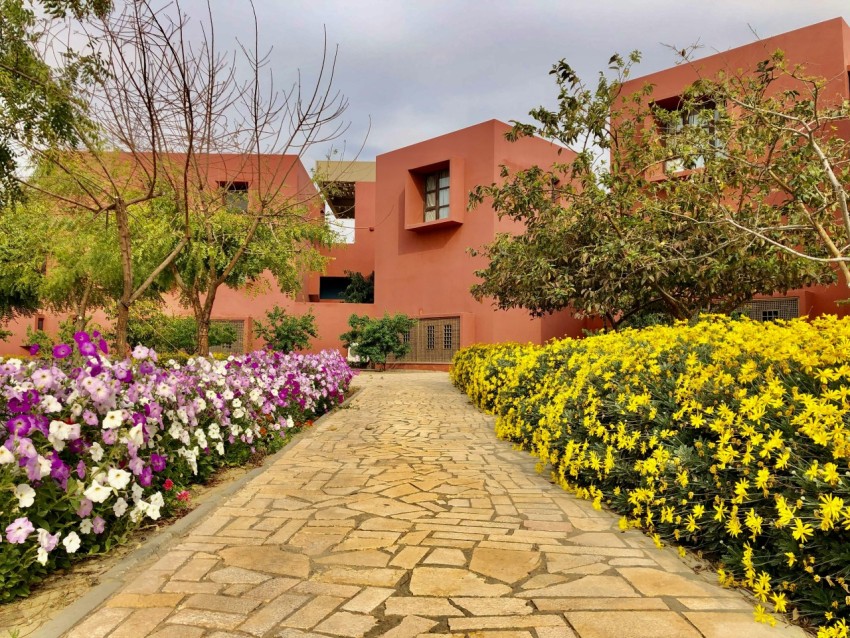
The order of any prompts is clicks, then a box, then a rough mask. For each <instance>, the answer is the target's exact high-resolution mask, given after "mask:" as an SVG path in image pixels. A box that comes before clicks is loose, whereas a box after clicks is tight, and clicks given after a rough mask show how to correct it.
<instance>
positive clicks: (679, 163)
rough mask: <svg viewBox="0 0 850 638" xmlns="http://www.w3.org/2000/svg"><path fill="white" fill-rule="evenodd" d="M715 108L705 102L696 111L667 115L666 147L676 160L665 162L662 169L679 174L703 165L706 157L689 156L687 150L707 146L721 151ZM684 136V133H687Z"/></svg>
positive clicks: (674, 112)
mask: <svg viewBox="0 0 850 638" xmlns="http://www.w3.org/2000/svg"><path fill="white" fill-rule="evenodd" d="M717 115H718V113H717V109H716V108H715V106H714V104H712V103H710V102H708V103H706V104H703V105H701V106H699V107H697V108H691V109H687V110H686V109H679V110H676V111H672V112H671V113H670V116H671V117H670V119H668V120H667V126H666V131H665V133H666V139H667V146H668V147H669V148H670V149H671V150H672V151H673V153H674V154H675V155H677V157H675V158H673V159H671V160H668V161H667V162H666V163H665V169H666V170H667V171H671V172H678V171H681V170H684V169H691V168H702V167H704V166H705V155H703V154H701V153H698V154H693V153H689V152H688V151H689V150H690V149H689V147H691V146H702V147H703V148H704V147H705V145H706V144H707V145H709V146H711V147H713V148H720V141H719V139H718V137H717V132H716V124H717ZM686 133H687V134H686Z"/></svg>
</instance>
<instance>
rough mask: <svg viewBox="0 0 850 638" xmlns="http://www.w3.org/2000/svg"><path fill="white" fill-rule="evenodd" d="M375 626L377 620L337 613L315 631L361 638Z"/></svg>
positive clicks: (343, 612)
mask: <svg viewBox="0 0 850 638" xmlns="http://www.w3.org/2000/svg"><path fill="white" fill-rule="evenodd" d="M377 624H378V619H377V618H374V617H372V616H364V615H363V614H352V613H349V612H347V611H338V612H337V613H335V614H334V615H333V616H331V617H330V618H328V619H327V620H325V621H324V622H323V623H322V624H321V625H319V626H318V627H316V631H323V632H325V633H326V634H333V635H334V636H345V637H346V638H361V636H363V634H365V633H366V632H368V631H369V630H370V629H371V628H372V627H374V626H375V625H377Z"/></svg>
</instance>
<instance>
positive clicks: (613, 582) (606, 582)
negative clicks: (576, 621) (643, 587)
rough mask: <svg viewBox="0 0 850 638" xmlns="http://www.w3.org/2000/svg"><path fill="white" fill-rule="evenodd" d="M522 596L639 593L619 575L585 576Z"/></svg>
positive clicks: (548, 596) (614, 596)
mask: <svg viewBox="0 0 850 638" xmlns="http://www.w3.org/2000/svg"><path fill="white" fill-rule="evenodd" d="M516 595H517V596H519V597H520V598H571V597H573V596H578V597H582V596H584V597H589V596H598V597H600V598H628V597H637V596H639V594H638V593H637V592H636V591H635V590H634V589H632V588H631V587H630V586H629V584H628V583H627V582H626V581H625V580H623V579H622V578H620V577H619V576H585V577H584V578H579V579H578V580H574V581H571V582H569V583H563V584H562V585H553V586H551V587H544V588H543V589H529V590H526V591H523V592H520V593H518V594H516Z"/></svg>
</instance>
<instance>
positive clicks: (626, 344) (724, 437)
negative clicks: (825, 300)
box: [451, 317, 850, 636]
mask: <svg viewBox="0 0 850 638" xmlns="http://www.w3.org/2000/svg"><path fill="white" fill-rule="evenodd" d="M451 374H452V379H453V381H454V383H455V384H456V385H458V387H460V388H461V389H462V390H463V391H465V392H467V393H468V394H469V396H470V397H471V398H472V399H473V400H474V401H475V402H476V403H477V404H478V405H479V406H481V407H482V408H483V409H485V410H487V411H489V412H492V413H494V414H495V415H496V416H497V421H496V431H497V433H498V435H499V436H500V437H502V438H505V439H508V440H511V441H514V442H516V443H518V444H519V445H520V446H521V447H523V448H524V449H526V450H529V451H530V452H532V453H533V454H534V455H535V456H537V457H538V458H539V459H540V461H541V467H542V466H543V465H545V464H548V465H549V466H550V468H551V471H552V476H553V478H554V479H555V480H556V481H557V482H558V483H560V485H561V486H563V487H564V488H565V489H569V490H572V491H575V492H576V494H577V495H579V496H581V497H584V498H588V499H591V500H593V503H594V506H596V507H600V506H601V504H602V503H603V502H604V503H606V504H608V505H610V506H611V507H612V508H613V509H615V510H616V511H618V512H620V513H622V514H623V518H622V519H621V522H620V523H621V527H622V528H628V527H640V528H642V529H643V530H645V531H646V532H647V533H648V534H650V535H651V536H652V537H653V538H654V539H655V541H656V543H658V544H661V543H662V542H663V541H665V540H669V541H673V542H676V543H679V544H681V545H686V546H690V547H693V548H696V549H699V550H702V551H703V552H704V553H705V554H706V555H708V556H709V557H713V558H714V559H715V560H717V561H719V563H720V567H719V570H718V575H719V578H720V581H721V582H722V583H723V584H725V585H733V584H734V585H741V586H745V587H748V588H749V589H751V590H752V591H753V593H754V594H755V595H756V597H757V598H758V599H759V601H760V603H761V604H760V605H759V606H757V608H756V617H757V618H758V619H762V620H765V621H768V622H770V621H773V618H772V617H771V616H770V615H769V614H768V613H767V610H766V607H769V608H770V609H772V610H774V611H776V612H784V611H788V612H791V611H794V613H795V614H799V616H800V617H801V618H802V619H804V620H805V621H808V622H812V623H814V624H820V625H822V627H821V631H820V634H819V635H821V636H833V635H835V636H839V635H843V634H842V632H843V631H844V625H843V624H842V623H843V622H844V619H846V618H847V615H848V611H850V608H849V607H848V601H850V598H848V594H850V585H848V582H847V581H846V579H847V577H848V573H850V478H848V476H850V428H848V427H847V422H848V418H850V319H836V318H835V317H822V318H819V319H816V320H814V321H811V322H807V321H804V320H795V321H790V322H776V323H758V322H752V321H749V320H740V321H735V320H732V319H730V318H728V317H722V318H721V317H709V318H704V319H702V320H701V321H699V322H698V323H695V324H694V325H686V324H682V323H678V324H676V325H673V326H655V327H651V328H646V329H643V330H631V329H629V330H624V331H622V332H614V333H604V334H600V335H597V336H593V337H588V338H586V339H582V340H574V339H565V340H562V341H555V342H552V343H551V344H549V345H547V346H517V345H509V344H508V345H497V346H473V347H471V348H465V349H463V350H461V351H460V352H458V353H457V355H456V357H455V360H454V366H453V369H452V372H451ZM833 621H836V622H837V624H832V625H830V622H833Z"/></svg>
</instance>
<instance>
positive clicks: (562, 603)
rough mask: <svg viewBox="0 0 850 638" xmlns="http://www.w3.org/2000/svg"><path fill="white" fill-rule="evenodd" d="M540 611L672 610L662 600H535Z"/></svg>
mask: <svg viewBox="0 0 850 638" xmlns="http://www.w3.org/2000/svg"><path fill="white" fill-rule="evenodd" d="M532 600H533V601H534V606H535V607H537V609H538V610H540V611H559V612H564V611H601V610H604V609H618V610H621V611H623V610H625V611H630V610H638V609H660V610H663V611H668V610H669V609H670V608H669V607H668V606H667V604H666V603H665V602H664V601H663V600H661V599H660V598H533V599H532Z"/></svg>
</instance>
